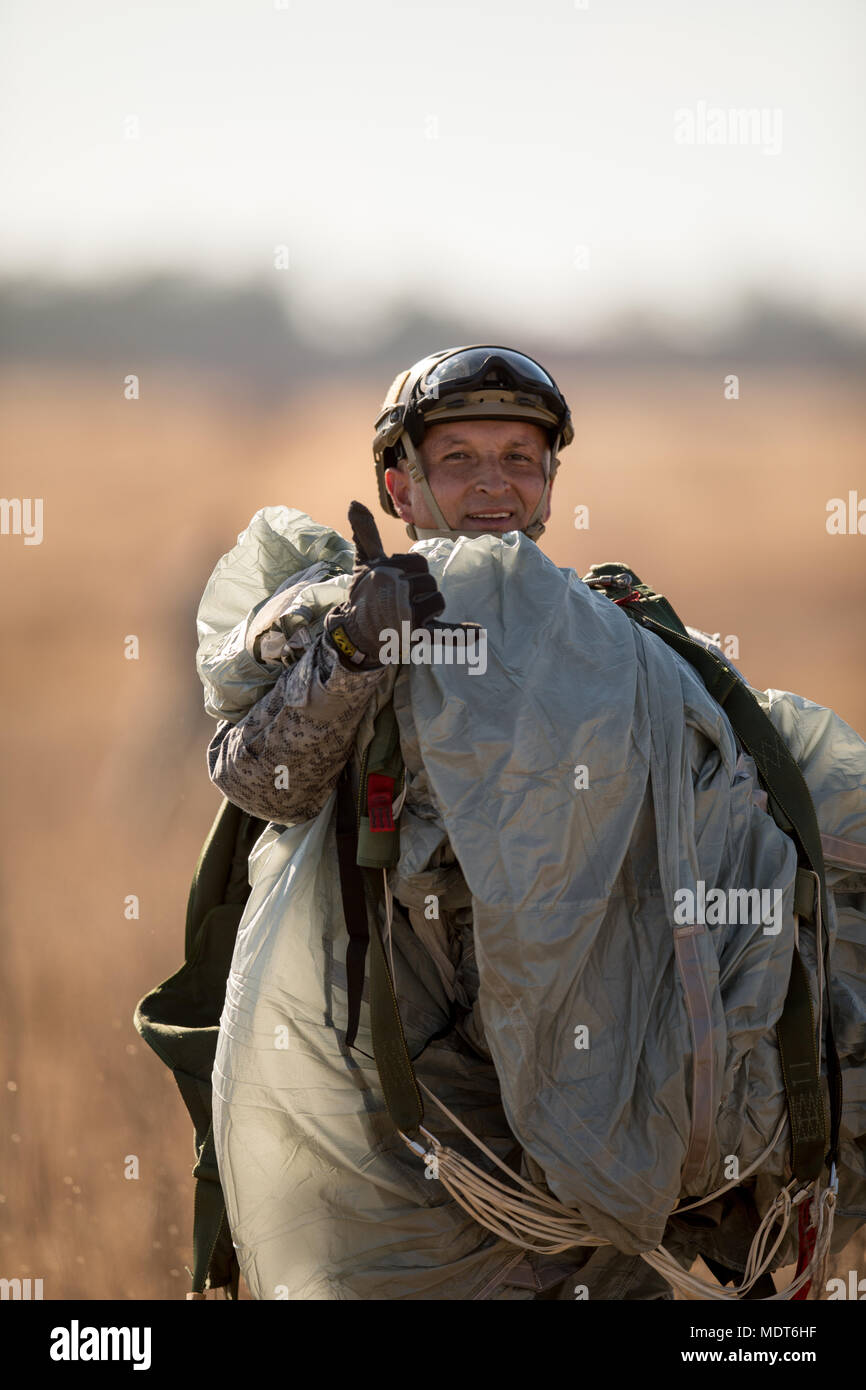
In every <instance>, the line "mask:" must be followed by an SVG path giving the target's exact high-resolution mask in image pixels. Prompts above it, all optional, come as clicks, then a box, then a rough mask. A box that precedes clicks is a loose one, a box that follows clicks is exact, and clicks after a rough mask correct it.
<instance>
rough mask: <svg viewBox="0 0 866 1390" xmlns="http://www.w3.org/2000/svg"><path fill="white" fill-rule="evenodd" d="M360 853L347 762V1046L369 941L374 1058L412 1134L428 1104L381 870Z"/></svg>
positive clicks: (403, 1126) (399, 1120)
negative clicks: (400, 995) (386, 942)
mask: <svg viewBox="0 0 866 1390" xmlns="http://www.w3.org/2000/svg"><path fill="white" fill-rule="evenodd" d="M357 854H358V822H357V811H356V808H355V801H354V797H353V795H352V782H351V773H350V771H349V765H348V763H347V764H346V766H345V768H344V769H343V772H342V774H341V776H340V779H339V781H338V783H337V856H338V859H339V865H340V890H341V893H342V897H343V915H344V917H345V919H346V929H347V931H348V933H349V944H348V947H347V948H346V989H347V992H348V997H349V1011H348V1019H347V1024H346V1046H347V1047H353V1046H354V1045H355V1038H356V1036H357V1033H358V1022H359V1019H360V1015H361V996H362V994H363V989H364V965H365V962H366V957H367V948H368V946H370V947H372V949H371V951H370V1031H371V1034H372V1039H373V1059H374V1060H375V1063H376V1068H377V1070H378V1073H379V1080H380V1081H381V1083H382V1091H383V1094H384V1097H385V1104H386V1105H387V1107H388V1113H389V1114H390V1116H391V1119H392V1120H393V1122H394V1124H395V1126H396V1128H397V1129H400V1130H403V1131H404V1132H406V1133H411V1131H412V1130H415V1129H417V1128H418V1125H419V1124H420V1123H421V1121H422V1119H423V1118H424V1105H423V1102H422V1100H421V1092H420V1091H419V1089H418V1083H417V1081H416V1079H415V1072H414V1070H413V1067H412V1061H411V1059H410V1057H409V1050H408V1048H407V1046H406V1038H405V1035H404V1033H403V1024H402V1021H401V1019H400V1009H399V1006H398V1003H397V996H396V994H395V992H394V984H393V981H392V979H391V973H390V971H389V969H388V962H387V960H386V959H385V948H384V946H383V944H382V937H381V933H380V931H379V921H378V913H377V908H378V902H379V899H380V896H381V892H382V872H383V871H382V870H381V869H362V868H361V867H360V865H359V864H358V862H357ZM371 924H372V930H371V929H370V928H371ZM359 1050H360V1049H359ZM364 1055H365V1056H366V1054H364Z"/></svg>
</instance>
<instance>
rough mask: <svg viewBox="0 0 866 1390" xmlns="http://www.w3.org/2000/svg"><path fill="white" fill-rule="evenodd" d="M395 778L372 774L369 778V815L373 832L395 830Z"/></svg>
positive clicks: (378, 773) (381, 773)
mask: <svg viewBox="0 0 866 1390" xmlns="http://www.w3.org/2000/svg"><path fill="white" fill-rule="evenodd" d="M393 800H394V778H393V777H386V776H385V774H384V773H383V772H371V773H370V775H369V777H368V778H367V815H368V816H369V817H370V829H371V830H393V829H394V813H393V810H392V803H393Z"/></svg>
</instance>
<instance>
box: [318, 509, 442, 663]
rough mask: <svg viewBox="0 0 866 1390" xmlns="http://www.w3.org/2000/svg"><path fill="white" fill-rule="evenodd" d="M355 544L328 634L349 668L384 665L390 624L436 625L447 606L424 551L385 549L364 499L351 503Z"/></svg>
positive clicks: (396, 626)
mask: <svg viewBox="0 0 866 1390" xmlns="http://www.w3.org/2000/svg"><path fill="white" fill-rule="evenodd" d="M349 524H350V526H351V528H352V540H353V541H354V544H355V567H354V570H353V571H352V574H353V579H352V587H351V588H350V589H349V593H348V597H347V598H346V600H345V602H344V603H341V604H340V605H339V606H338V607H336V608H332V609H331V611H330V613H329V614H328V615H327V617H326V619H325V640H326V641H327V642H330V643H331V645H332V646H333V647H334V648H335V649H336V651H337V655H338V657H339V659H340V661H341V663H342V664H343V665H344V666H346V667H347V668H348V669H349V670H354V671H373V670H375V669H376V668H377V667H379V666H381V665H382V662H381V661H380V660H379V651H380V648H381V647H382V644H383V642H384V641H385V640H386V639H385V638H384V637H383V636H382V635H381V634H382V633H383V632H385V630H386V629H391V630H393V631H394V632H396V633H398V634H399V633H400V631H401V628H400V624H401V623H403V622H408V623H409V624H410V629H411V628H416V627H423V626H432V625H433V623H432V620H433V619H434V618H435V617H436V614H437V613H441V612H442V610H443V608H444V607H445V600H444V599H443V597H442V595H441V594H440V592H439V590H438V588H437V587H436V580H435V579H434V578H433V575H432V574H431V573H430V570H429V567H428V565H427V561H426V560H425V559H424V556H423V555H409V554H405V555H401V554H396V555H386V554H385V550H384V547H383V545H382V538H381V536H380V535H379V528H378V527H377V525H376V521H375V518H374V517H373V514H372V512H370V511H369V510H368V508H367V507H365V506H364V505H363V503H361V502H352V503H351V504H350V506H349Z"/></svg>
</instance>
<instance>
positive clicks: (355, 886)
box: [337, 763, 370, 1047]
mask: <svg viewBox="0 0 866 1390" xmlns="http://www.w3.org/2000/svg"><path fill="white" fill-rule="evenodd" d="M357 853H358V830H357V819H356V812H355V802H354V798H353V796H352V778H351V773H350V771H349V764H348V763H346V766H345V767H344V768H343V771H342V772H341V774H340V780H339V781H338V782H337V858H338V860H339V865H340V892H341V894H342V897H343V916H344V917H345V919H346V930H347V931H348V933H349V945H348V947H347V948H346V989H347V991H348V995H349V1017H348V1021H347V1024H346V1046H347V1047H351V1046H352V1045H353V1043H354V1041H355V1038H356V1037H357V1034H358V1021H359V1019H360V1016H361V995H362V993H363V990H364V962H365V961H366V958H367V946H368V945H369V941H370V931H369V925H368V922H367V901H366V897H365V894H364V876H363V871H362V870H361V869H360V868H359V867H358V862H357Z"/></svg>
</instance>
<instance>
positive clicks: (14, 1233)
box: [0, 337, 866, 1299]
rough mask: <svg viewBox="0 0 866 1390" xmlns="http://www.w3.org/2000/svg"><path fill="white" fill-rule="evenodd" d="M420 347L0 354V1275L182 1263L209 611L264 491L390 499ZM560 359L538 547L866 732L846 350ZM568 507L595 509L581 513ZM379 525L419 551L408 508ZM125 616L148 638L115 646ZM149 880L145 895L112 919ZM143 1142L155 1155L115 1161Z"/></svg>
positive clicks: (174, 1267) (188, 1206)
mask: <svg viewBox="0 0 866 1390" xmlns="http://www.w3.org/2000/svg"><path fill="white" fill-rule="evenodd" d="M472 340H473V339H472V338H471V337H470V338H464V339H463V341H472ZM475 340H476V341H477V337H476V339H475ZM455 341H459V339H457V340H455ZM506 341H507V339H506ZM443 345H444V343H440V342H438V341H432V342H430V343H429V344H427V346H426V347H425V348H424V350H427V351H431V350H434V349H435V348H437V347H441V346H443ZM409 360H411V358H408V359H407V360H406V361H405V362H404V361H403V360H402V358H400V357H399V356H397V355H395V357H394V360H393V361H392V362H391V363H390V364H389V365H387V366H385V367H381V368H377V369H376V370H375V371H373V370H370V371H369V373H368V374H367V375H366V376H365V375H362V374H361V372H360V371H359V370H357V369H356V370H355V371H354V372H352V373H351V374H350V373H347V372H346V371H345V370H343V369H342V368H336V369H335V370H334V371H333V372H332V373H331V374H329V375H320V376H319V378H318V379H311V380H310V381H308V382H304V381H302V380H301V381H299V382H298V383H296V384H294V385H293V387H292V389H291V390H290V391H287V392H286V393H285V395H284V397H283V398H282V399H280V397H279V394H278V393H271V394H270V396H267V397H266V398H263V397H262V396H261V395H260V394H259V393H257V392H256V391H254V390H252V389H250V387H249V386H248V385H247V384H246V383H245V381H244V379H243V378H241V377H238V376H237V375H235V374H233V373H232V372H231V371H228V370H226V371H222V372H220V371H214V370H204V369H203V370H201V371H196V370H192V369H191V368H190V367H189V366H188V365H180V366H177V365H171V364H169V363H164V364H162V365H155V366H154V367H153V368H152V369H151V368H148V369H147V370H145V371H143V372H142V387H141V390H142V394H141V399H140V400H138V401H126V400H124V399H123V395H122V386H121V385H119V380H120V379H121V378H122V375H123V372H120V373H119V372H118V369H117V367H116V365H115V366H111V367H106V366H104V365H100V364H98V363H97V364H92V365H89V366H88V365H87V364H86V363H82V364H81V365H80V366H76V365H75V355H74V353H73V354H71V355H70V356H69V357H68V358H67V360H65V361H63V362H58V361H54V362H51V361H48V362H39V363H34V362H29V363H28V362H18V363H16V362H14V361H7V362H6V363H5V365H4V366H3V367H2V374H0V405H2V418H3V427H2V428H3V440H2V445H3V455H4V459H5V468H4V481H3V491H4V494H5V495H6V496H8V497H12V496H28V497H34V496H39V497H42V498H43V499H44V528H45V534H44V540H43V543H42V544H41V545H40V546H25V545H24V544H23V538H22V537H20V536H19V537H16V536H3V537H0V566H2V595H3V599H2V603H3V623H4V638H3V657H4V660H3V683H2V689H3V705H2V707H3V712H4V718H3V725H2V768H3V786H4V798H3V802H4V808H3V809H4V816H3V825H2V844H3V866H2V882H0V909H2V919H3V923H4V969H3V987H2V1015H3V1018H2V1028H3V1034H4V1042H3V1056H4V1062H3V1072H2V1085H3V1121H2V1127H0V1191H2V1204H0V1231H2V1235H0V1240H2V1260H0V1265H2V1268H0V1273H2V1274H3V1275H4V1276H6V1277H9V1278H11V1277H25V1276H27V1275H29V1276H31V1277H33V1278H42V1279H43V1280H44V1296H45V1298H46V1299H73V1298H81V1299H102V1298H127V1299H128V1298H147V1299H173V1298H182V1297H183V1296H184V1294H185V1293H186V1290H187V1289H188V1287H189V1284H188V1278H187V1274H186V1272H185V1269H184V1266H185V1265H186V1264H189V1263H190V1260H191V1222H192V1195H193V1181H192V1178H191V1176H190V1170H191V1167H192V1163H193V1161H194V1156H193V1145H192V1129H191V1125H190V1122H189V1120H188V1118H187V1115H186V1112H185V1110H184V1108H183V1104H182V1102H181V1099H180V1096H179V1094H178V1093H177V1091H176V1088H175V1084H174V1081H173V1079H172V1077H171V1075H170V1074H169V1072H168V1071H167V1069H166V1068H165V1067H164V1066H163V1065H162V1063H161V1062H160V1061H159V1059H158V1058H157V1057H156V1056H155V1055H154V1054H153V1053H151V1052H150V1051H149V1049H148V1048H147V1047H146V1045H145V1044H144V1043H143V1042H142V1041H141V1040H140V1038H139V1037H138V1035H137V1034H136V1032H135V1030H134V1028H133V1025H132V1013H133V1009H134V1006H135V1004H136V1002H137V1000H138V999H139V997H140V996H141V995H143V994H144V993H145V992H146V991H147V990H148V989H149V988H150V987H152V986H153V985H154V984H155V983H156V982H157V981H159V980H161V979H164V978H165V977H166V976H168V975H169V974H171V973H172V972H173V971H174V970H175V969H176V968H177V967H178V966H179V964H180V963H181V960H182V956H183V928H184V914H185V908H186V897H187V892H188V887H189V880H190V876H191V872H192V868H193V865H194V863H195V860H196V857H197V854H198V851H199V848H200V845H201V842H202V840H203V838H204V835H205V833H206V831H207V829H208V827H209V825H210V822H211V819H212V817H213V815H214V813H215V811H216V808H217V806H218V804H219V801H220V796H219V794H218V793H217V791H216V789H215V788H213V787H212V786H211V784H210V783H209V781H208V777H207V771H206V764H205V748H206V745H207V742H208V740H209V738H210V735H211V733H212V730H213V727H214V725H213V721H212V720H210V719H209V718H208V717H207V716H206V715H205V714H204V711H203V707H202V690H201V686H200V683H199V680H198V677H197V674H196V671H195V666H194V659H195V648H196V636H195V614H196V607H197V604H198V600H199V598H200V595H201V592H202V590H203V588H204V585H205V583H206V581H207V578H208V576H209V574H210V572H211V569H212V568H213V566H214V564H215V563H216V561H217V559H218V558H219V556H220V555H221V554H223V553H224V552H225V551H227V550H228V549H230V548H231V546H232V545H233V544H234V543H235V541H236V538H237V534H238V532H239V531H241V530H242V529H243V528H244V527H245V526H246V524H247V522H248V521H249V519H250V517H251V516H252V514H253V513H254V512H255V511H256V510H257V509H258V508H259V507H261V506H264V505H269V504H278V503H286V504H288V505H290V506H294V507H298V508H301V509H303V510H305V511H307V512H308V513H309V514H310V515H311V516H312V517H313V518H314V519H315V520H317V521H319V522H322V523H325V524H328V525H331V526H334V527H336V528H338V529H339V530H341V531H342V532H343V534H346V531H347V527H346V508H347V504H348V502H349V501H350V500H351V499H352V498H355V497H357V498H359V499H360V500H362V501H364V502H366V503H367V504H368V505H369V506H370V507H371V509H373V510H374V512H375V513H376V514H377V516H378V515H379V508H378V503H377V499H376V491H375V485H374V477H373V466H372V458H371V453H370V439H371V436H372V422H373V419H374V416H375V413H376V409H377V407H378V405H379V403H380V401H381V399H382V397H383V395H384V393H385V390H386V388H387V386H388V384H389V382H390V380H391V377H392V376H393V375H394V374H395V372H396V371H397V370H398V369H399V368H400V367H402V366H405V365H408V361H409ZM546 363H547V365H549V366H550V367H551V369H552V370H553V371H554V374H558V379H559V383H560V385H561V387H562V388H563V390H564V392H565V395H566V397H567V398H568V400H569V403H570V405H571V408H572V412H573V415H574V418H575V426H576V439H575V442H574V444H573V445H572V446H571V447H570V448H568V449H566V450H564V451H563V453H562V467H561V469H560V474H559V477H558V479H557V482H556V486H555V493H554V514H553V519H552V521H551V523H550V525H549V527H548V531H547V533H546V535H545V536H544V537H543V538H542V548H543V549H544V550H545V551H546V552H547V553H548V554H549V555H550V556H551V557H552V558H553V559H554V561H555V562H556V563H558V564H562V565H573V566H575V567H576V568H577V570H578V571H579V572H580V573H585V572H586V570H587V569H588V567H589V565H590V564H592V563H593V562H596V561H604V560H623V561H625V562H627V563H628V564H630V565H631V566H632V567H633V568H634V569H635V570H636V571H637V573H638V574H639V575H640V576H641V577H642V578H643V579H644V580H645V581H646V582H648V583H650V584H651V585H652V586H653V587H654V588H656V589H658V590H660V591H662V592H664V593H665V594H666V595H667V596H668V597H669V598H670V599H671V601H672V602H673V604H674V606H675V607H676V608H677V610H678V611H679V613H680V614H681V616H682V617H683V618H684V620H685V621H687V622H691V623H694V624H697V625H699V626H703V627H705V628H706V629H708V630H709V631H711V632H720V633H721V634H722V635H723V636H724V635H725V634H729V633H734V634H736V635H737V636H738V638H739V644H740V655H739V660H738V662H737V664H738V665H739V667H740V668H741V669H742V670H743V672H744V673H745V674H746V676H747V677H748V678H749V680H750V681H751V682H752V684H754V685H757V686H759V687H769V686H774V687H777V688H782V689H790V690H794V691H797V692H799V693H801V694H803V695H806V696H808V697H810V698H811V699H813V700H816V701H818V702H819V703H821V704H825V705H830V706H832V707H833V708H834V709H835V710H836V711H837V712H838V713H839V714H840V715H841V716H842V717H843V718H844V719H846V720H847V721H848V722H849V723H850V724H852V725H853V726H854V728H856V729H857V730H858V731H859V732H860V733H861V734H862V733H866V689H864V681H863V599H864V592H863V589H864V584H863V578H864V553H866V537H862V536H853V535H850V536H836V537H831V536H829V535H828V534H827V532H826V528H825V520H826V503H827V500H828V499H829V498H831V497H836V496H840V497H847V493H848V490H849V489H850V488H853V487H856V486H857V483H858V480H859V481H860V482H861V483H863V484H864V492H866V478H864V473H863V471H862V468H861V458H862V453H861V450H862V439H863V432H864V414H866V408H864V401H863V396H862V392H861V390H860V383H859V376H858V375H857V374H855V373H853V372H851V371H850V370H848V369H846V368H836V369H833V368H830V367H828V366H827V365H826V364H824V365H823V366H822V365H820V363H819V365H817V366H816V365H810V364H808V363H804V364H802V365H800V366H797V365H792V364H790V363H789V364H787V365H784V364H782V365H773V364H770V365H767V364H766V363H764V364H762V363H752V364H751V365H749V366H748V367H743V368H741V369H740V399H739V400H738V401H727V400H725V399H724V395H723V385H722V382H723V376H724V375H725V372H726V371H734V370H737V367H736V365H733V366H730V365H729V366H727V367H725V368H724V369H723V368H722V367H721V366H720V365H719V364H705V365H702V364H700V363H695V364H693V365H689V364H688V363H683V362H679V363H676V364H673V365H672V364H665V363H664V362H656V363H655V364H654V365H651V366H641V365H638V364H634V363H631V364H629V363H628V362H624V363H620V364H619V365H616V364H614V365H611V364H610V363H607V364H602V365H600V366H599V365H596V366H593V365H592V364H588V365H583V366H580V367H577V366H575V365H574V364H571V365H569V364H558V363H557V362H556V360H555V359H547V360H546ZM126 370H131V368H129V369H127V368H124V369H123V371H126ZM577 504H585V505H587V506H588V507H589V515H590V529H589V530H588V531H577V530H575V529H574V526H573V521H572V518H573V514H574V507H575V506H576V505H577ZM380 525H381V531H382V535H383V539H384V540H385V544H386V546H389V547H391V548H395V549H404V548H405V545H406V543H407V542H406V536H405V532H404V530H403V528H402V526H401V525H400V524H399V523H397V522H395V521H393V520H389V519H385V518H384V517H382V519H381V523H380ZM133 633H134V634H137V636H138V637H139V640H140V659H139V660H138V661H128V660H126V659H125V658H124V638H125V637H126V636H127V635H128V634H133ZM131 893H135V894H137V895H138V896H139V898H140V904H141V916H140V919H139V920H137V921H130V920H127V919H126V918H125V917H124V899H125V897H126V896H127V895H128V894H131ZM130 1154H135V1155H137V1156H138V1158H139V1160H140V1178H139V1180H138V1181H127V1180H125V1179H124V1176H123V1171H124V1161H125V1157H126V1156H127V1155H130ZM864 1256H866V1242H864V1241H863V1239H858V1241H857V1242H855V1243H852V1244H851V1245H850V1246H849V1248H848V1250H847V1251H846V1252H844V1253H843V1254H842V1255H841V1256H840V1257H839V1258H838V1259H837V1260H836V1261H835V1264H834V1268H833V1269H832V1270H831V1271H830V1273H831V1274H835V1273H840V1274H842V1275H843V1277H844V1276H845V1274H846V1272H847V1270H848V1269H849V1268H859V1269H860V1270H861V1271H863V1269H864V1267H866V1262H864Z"/></svg>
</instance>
